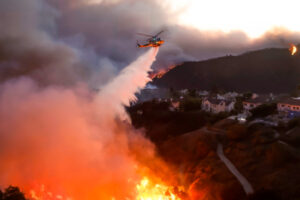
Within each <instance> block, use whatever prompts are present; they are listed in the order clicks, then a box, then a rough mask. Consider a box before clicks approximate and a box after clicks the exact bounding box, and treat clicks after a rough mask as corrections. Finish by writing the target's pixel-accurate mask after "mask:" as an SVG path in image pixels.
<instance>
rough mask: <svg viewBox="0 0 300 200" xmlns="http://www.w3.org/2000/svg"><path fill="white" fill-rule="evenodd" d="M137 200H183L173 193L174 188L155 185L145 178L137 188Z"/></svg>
mask: <svg viewBox="0 0 300 200" xmlns="http://www.w3.org/2000/svg"><path fill="white" fill-rule="evenodd" d="M136 188H137V193H138V194H137V197H136V200H181V199H180V198H179V197H177V196H176V195H175V194H174V193H173V192H172V188H171V187H169V186H166V185H164V184H154V183H153V182H151V181H150V180H149V179H148V178H146V177H144V178H143V179H142V180H141V182H140V184H138V185H137V186H136Z"/></svg>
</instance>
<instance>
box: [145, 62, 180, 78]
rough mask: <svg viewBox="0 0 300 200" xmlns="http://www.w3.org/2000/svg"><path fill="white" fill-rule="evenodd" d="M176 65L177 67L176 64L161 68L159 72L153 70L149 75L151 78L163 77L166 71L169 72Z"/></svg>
mask: <svg viewBox="0 0 300 200" xmlns="http://www.w3.org/2000/svg"><path fill="white" fill-rule="evenodd" d="M175 67H176V66H175V65H172V66H170V67H168V68H167V69H160V70H158V71H157V72H152V73H150V74H149V77H150V78H151V79H154V78H161V77H163V76H164V75H165V73H167V72H168V71H170V70H171V69H173V68H175Z"/></svg>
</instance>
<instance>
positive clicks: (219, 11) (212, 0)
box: [166, 0, 300, 37]
mask: <svg viewBox="0 0 300 200" xmlns="http://www.w3.org/2000/svg"><path fill="white" fill-rule="evenodd" d="M166 1H167V2H168V3H169V4H170V7H171V8H172V10H178V11H180V13H179V16H178V19H179V21H178V22H179V23H180V24H183V25H190V26H193V27H196V28H199V29H201V30H221V31H224V32H229V31H234V30H242V31H244V32H246V34H247V35H248V36H250V37H259V36H261V35H262V34H263V33H265V32H266V31H268V30H270V29H272V28H274V27H281V28H286V29H288V30H290V31H299V30H300V27H299V17H300V13H299V6H300V2H299V1H297V0H285V1H282V0H251V1H250V0H226V1H223V0H209V1H208V0H166Z"/></svg>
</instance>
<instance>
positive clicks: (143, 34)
mask: <svg viewBox="0 0 300 200" xmlns="http://www.w3.org/2000/svg"><path fill="white" fill-rule="evenodd" d="M137 34H138V35H142V36H146V37H153V35H148V34H145V33H137Z"/></svg>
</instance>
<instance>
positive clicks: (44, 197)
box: [30, 185, 72, 200]
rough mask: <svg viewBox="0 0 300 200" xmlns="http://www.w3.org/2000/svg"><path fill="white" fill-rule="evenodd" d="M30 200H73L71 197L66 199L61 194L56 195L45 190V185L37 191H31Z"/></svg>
mask: <svg viewBox="0 0 300 200" xmlns="http://www.w3.org/2000/svg"><path fill="white" fill-rule="evenodd" d="M30 200H72V198H70V197H64V196H63V195H60V194H54V193H52V192H50V191H47V190H46V189H45V185H41V186H40V187H38V188H36V189H32V190H30Z"/></svg>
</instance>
